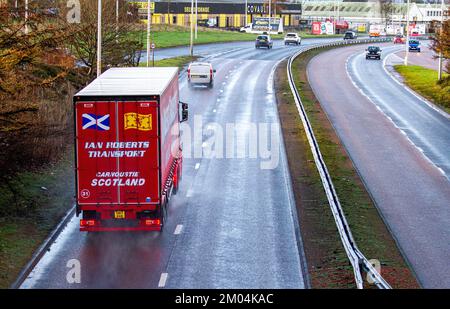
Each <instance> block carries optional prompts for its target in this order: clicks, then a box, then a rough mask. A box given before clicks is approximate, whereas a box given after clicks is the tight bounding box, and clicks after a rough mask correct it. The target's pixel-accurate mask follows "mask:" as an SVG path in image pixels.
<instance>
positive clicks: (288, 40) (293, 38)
mask: <svg viewBox="0 0 450 309" xmlns="http://www.w3.org/2000/svg"><path fill="white" fill-rule="evenodd" d="M301 43H302V38H301V37H299V35H298V34H297V33H294V32H291V33H287V34H286V36H285V37H284V45H289V44H295V45H300V44H301Z"/></svg>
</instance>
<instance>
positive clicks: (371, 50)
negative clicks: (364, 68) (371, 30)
mask: <svg viewBox="0 0 450 309" xmlns="http://www.w3.org/2000/svg"><path fill="white" fill-rule="evenodd" d="M372 58H373V59H378V60H381V49H380V48H379V47H378V46H369V47H368V48H367V49H366V59H372Z"/></svg>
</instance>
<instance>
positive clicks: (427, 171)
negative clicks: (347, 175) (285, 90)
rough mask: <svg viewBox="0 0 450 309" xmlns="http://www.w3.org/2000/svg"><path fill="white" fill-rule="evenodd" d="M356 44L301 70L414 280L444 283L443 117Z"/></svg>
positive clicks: (448, 195)
mask: <svg viewBox="0 0 450 309" xmlns="http://www.w3.org/2000/svg"><path fill="white" fill-rule="evenodd" d="M382 49H383V59H384V57H387V56H388V55H389V54H391V53H395V52H398V51H399V47H393V46H392V45H391V44H383V45H382ZM363 52H364V46H354V47H347V48H340V49H336V50H332V51H329V52H326V53H323V54H320V55H318V56H317V57H315V58H314V59H313V60H312V61H311V62H310V64H309V66H308V78H309V80H310V82H311V84H312V87H313V90H314V92H315V94H316V96H317V98H318V99H319V101H320V102H321V104H322V106H323V108H324V110H325V112H326V113H327V115H328V117H329V119H330V121H331V122H332V124H333V126H334V128H335V129H336V131H337V133H338V135H339V137H340V138H341V140H342V141H343V143H344V145H345V147H346V149H347V150H348V152H349V154H350V156H351V158H352V160H353V162H354V164H355V166H356V168H357V170H358V172H359V173H360V175H361V177H362V179H363V181H364V183H365V185H366V186H367V188H368V190H369V191H370V193H371V195H372V197H373V199H374V200H375V202H376V204H377V206H378V208H379V210H380V213H381V214H382V216H383V218H384V220H385V222H386V223H387V225H388V226H389V228H390V230H391V232H392V234H393V236H394V238H395V239H396V241H397V242H398V244H399V246H400V248H401V250H402V252H403V254H404V255H405V257H406V258H407V260H408V261H409V263H410V264H411V266H412V268H413V270H414V271H415V273H416V275H417V277H418V279H419V281H420V283H421V284H422V285H423V286H424V287H426V288H438V287H439V288H449V287H450V263H449V258H450V241H449V239H450V208H449V206H450V182H449V179H448V176H449V175H450V120H449V118H448V116H445V115H444V114H442V113H440V112H438V111H436V110H435V109H433V108H432V107H430V106H429V105H427V104H426V103H424V102H423V101H421V100H420V99H419V98H417V97H416V96H414V95H413V94H412V93H411V92H408V91H407V90H405V88H404V86H402V85H400V84H398V83H396V82H394V81H393V80H392V79H391V77H390V76H389V75H388V73H387V71H385V70H384V69H383V59H382V61H377V60H366V59H365V57H364V55H363ZM330 72H333V76H332V78H330ZM372 258H376V257H372Z"/></svg>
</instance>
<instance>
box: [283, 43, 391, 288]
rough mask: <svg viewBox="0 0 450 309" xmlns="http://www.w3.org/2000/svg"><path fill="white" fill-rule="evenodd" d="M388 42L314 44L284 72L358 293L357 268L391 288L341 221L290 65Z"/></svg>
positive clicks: (379, 284) (359, 276)
mask: <svg viewBox="0 0 450 309" xmlns="http://www.w3.org/2000/svg"><path fill="white" fill-rule="evenodd" d="M389 41H391V38H379V39H361V40H350V41H341V42H331V43H324V44H316V45H313V46H311V47H307V48H306V49H303V50H301V51H299V52H297V53H296V54H294V55H293V56H291V57H290V58H289V60H288V64H287V72H288V80H289V86H290V88H291V91H292V94H293V95H294V99H295V104H296V105H297V109H298V113H299V115H300V118H301V120H302V123H303V127H304V129H305V132H306V136H307V138H308V142H309V145H310V147H311V152H312V154H313V156H314V162H315V164H316V167H317V170H318V171H319V175H320V178H321V180H322V184H323V188H324V190H325V193H326V195H327V199H328V203H329V204H330V208H331V211H332V213H333V217H334V220H335V222H336V226H337V229H338V231H339V236H340V238H341V241H342V244H343V246H344V249H345V251H346V253H347V256H348V259H349V260H350V263H351V264H352V267H353V273H354V276H355V283H356V287H357V288H358V289H363V288H364V281H363V278H362V273H361V268H362V269H363V270H365V271H366V272H367V274H368V275H369V276H370V278H371V280H372V281H373V283H374V284H375V285H376V286H377V287H378V288H380V289H390V288H391V286H390V285H389V284H388V283H387V282H386V281H385V280H384V279H383V277H382V276H381V275H380V274H379V273H378V271H377V270H376V269H375V267H374V266H373V265H372V263H371V262H370V261H369V260H368V259H367V258H366V257H365V256H364V255H363V254H362V252H361V251H360V250H359V249H358V246H357V245H356V243H355V240H354V239H353V235H352V232H351V230H350V227H349V226H348V223H347V220H346V218H345V214H344V211H343V209H342V207H341V204H340V202H339V198H338V196H337V193H336V190H335V188H334V185H333V181H332V179H331V176H330V173H329V172H328V169H327V166H326V164H325V161H324V159H323V157H322V154H321V152H320V148H319V144H318V142H317V140H316V137H315V136H314V131H313V129H312V126H311V123H310V122H309V119H308V116H307V114H306V111H305V108H304V106H303V103H302V101H301V97H300V95H299V93H298V90H297V88H296V86H295V82H294V77H293V75H292V63H293V62H294V60H295V59H296V58H297V57H298V56H299V55H301V54H303V53H305V52H307V51H310V50H314V49H321V48H328V47H338V46H346V45H353V44H364V43H372V42H373V43H375V42H389Z"/></svg>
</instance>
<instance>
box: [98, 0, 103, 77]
mask: <svg viewBox="0 0 450 309" xmlns="http://www.w3.org/2000/svg"><path fill="white" fill-rule="evenodd" d="M97 14H98V16H97V77H99V76H100V74H102V0H98V12H97Z"/></svg>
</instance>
